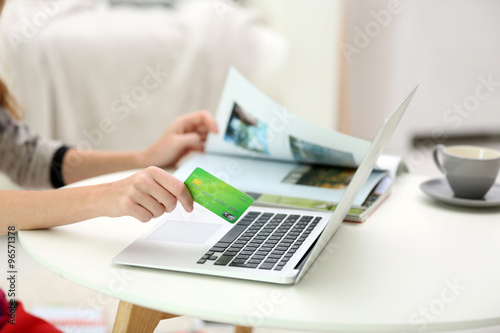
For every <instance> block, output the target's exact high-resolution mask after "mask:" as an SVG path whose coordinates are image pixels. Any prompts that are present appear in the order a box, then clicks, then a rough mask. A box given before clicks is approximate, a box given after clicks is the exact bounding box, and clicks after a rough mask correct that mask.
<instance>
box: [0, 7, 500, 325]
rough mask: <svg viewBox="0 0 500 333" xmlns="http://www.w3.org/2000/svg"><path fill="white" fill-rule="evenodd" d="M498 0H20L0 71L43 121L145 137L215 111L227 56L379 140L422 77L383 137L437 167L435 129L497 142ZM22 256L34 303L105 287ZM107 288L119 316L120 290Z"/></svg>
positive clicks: (79, 299)
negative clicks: (81, 283)
mask: <svg viewBox="0 0 500 333" xmlns="http://www.w3.org/2000/svg"><path fill="white" fill-rule="evenodd" d="M499 12H500V2H498V1H495V0H476V1H466V0H453V1H452V0H437V1H436V0H434V1H431V0H419V1H411V0H400V1H398V0H349V1H347V0H310V1H303V0H241V1H232V0H211V1H209V0H206V1H194V0H142V1H141V0H112V1H111V0H109V1H108V0H38V1H34V0H7V4H6V7H5V10H4V12H3V13H2V16H1V19H0V31H1V36H2V41H1V44H0V52H1V58H2V63H1V65H2V68H1V75H2V77H4V78H5V79H6V80H7V82H8V83H9V85H10V86H11V89H12V90H13V92H14V93H15V95H16V97H17V99H18V100H19V102H20V104H21V105H22V106H23V109H24V120H25V121H26V122H27V123H28V124H29V125H30V126H31V127H32V128H33V129H35V130H36V131H37V132H39V133H40V134H42V135H44V136H48V137H52V138H54V139H58V140H61V141H64V142H67V143H69V144H71V145H74V146H78V147H80V148H84V149H139V148H144V147H147V146H148V145H149V144H151V143H152V142H154V141H155V140H156V138H158V137H159V135H160V134H161V133H163V131H164V130H165V129H166V128H167V126H168V125H169V123H170V122H171V121H172V120H173V119H175V118H176V117H177V116H179V115H181V114H183V113H186V112H191V111H195V110H198V109H208V110H210V111H211V112H212V113H215V111H216V109H217V104H218V100H219V97H220V93H221V91H222V87H223V84H224V80H225V77H226V74H227V72H228V69H229V68H230V67H235V68H237V69H238V70H239V71H240V72H241V73H243V74H244V75H245V76H247V77H248V79H250V81H252V82H253V83H254V84H255V85H256V86H257V87H258V88H260V89H261V90H262V91H264V92H265V93H266V94H268V95H269V96H271V97H272V98H274V99H275V100H276V101H277V102H279V103H281V104H282V105H283V106H285V107H286V108H287V109H289V110H290V111H292V112H294V113H296V114H298V115H300V116H302V117H304V118H307V119H309V120H311V121H313V122H315V123H317V124H319V125H322V126H325V127H328V128H331V129H334V130H339V131H342V132H345V133H348V134H351V135H353V136H357V137H361V138H363V139H367V140H371V139H372V138H373V136H374V135H375V133H376V131H377V129H378V127H379V126H380V124H381V122H382V120H383V119H384V118H385V117H386V116H387V115H388V114H389V113H390V112H391V111H392V110H394V109H395V108H396V107H397V105H398V103H399V102H400V101H401V100H402V99H403V97H404V96H405V94H406V93H407V92H408V91H409V90H410V89H411V88H412V87H413V86H414V85H415V84H416V83H420V87H419V90H418V92H417V94H416V96H415V98H414V100H413V102H412V104H411V105H410V107H409V109H408V112H407V114H406V115H405V118H404V119H403V121H402V123H401V125H400V127H399V128H398V129H397V132H396V133H395V135H394V137H393V138H392V140H391V142H390V144H389V146H388V147H387V151H386V152H387V153H391V154H398V155H401V156H403V157H404V158H405V160H406V162H407V163H408V164H409V166H410V168H411V169H412V170H413V171H414V172H418V173H422V174H426V175H429V176H434V175H438V172H437V169H435V167H434V166H433V165H432V163H430V161H431V158H430V153H429V150H430V148H432V146H434V145H435V144H436V143H445V144H452V143H458V142H459V143H470V144H482V145H486V146H491V147H496V148H500V66H499V62H500V43H498V39H499V37H500V33H499V32H500V20H498V13H499ZM0 188H2V189H4V188H16V187H15V186H14V185H12V184H11V183H10V182H9V181H8V180H6V179H4V178H2V179H1V180H0ZM21 259H22V260H24V262H25V265H26V269H25V271H26V272H27V273H28V274H23V275H22V276H23V278H22V280H21V281H20V283H21V286H22V288H20V293H21V298H22V299H25V302H26V303H27V306H28V307H29V306H31V309H36V308H37V307H38V309H42V310H40V311H45V313H47V311H49V312H50V311H52V310H53V309H52V310H51V309H49V310H47V309H45V308H43V307H40V306H41V305H43V306H44V305H46V304H53V303H55V304H65V305H74V306H81V304H83V303H85V302H87V303H88V302H91V301H94V303H95V300H96V299H99V297H98V296H96V295H97V294H94V293H93V292H90V291H86V290H82V289H81V288H80V287H78V286H74V285H72V284H71V283H70V282H68V281H65V280H63V279H61V278H59V277H55V276H53V275H51V273H50V272H48V271H46V270H44V269H43V268H42V267H41V266H38V264H37V263H36V262H34V261H33V260H32V259H30V257H29V256H27V255H26V256H23V257H22V258H21ZM34 276H37V279H36V280H34V279H33V277H34ZM40 285H44V286H49V287H48V288H44V289H43V290H40V288H39V286H40ZM50 286H53V287H50ZM61 290H64V291H67V292H66V293H60V291H61ZM68 295H72V296H71V297H69V296H68ZM89 300H90V301H89ZM94 303H93V304H94ZM97 303H98V304H97V305H96V306H95V309H98V310H99V311H103V318H104V319H103V320H104V321H103V322H104V326H105V327H107V329H109V327H111V325H112V321H113V318H114V311H115V305H116V304H117V303H116V302H115V301H114V300H107V301H106V302H100V303H99V302H97ZM93 306H94V305H93ZM183 325H184V326H183ZM180 327H181V329H182V330H185V331H188V330H207V332H208V331H210V328H207V327H208V326H206V325H204V324H203V323H201V324H200V323H198V322H196V323H195V324H193V322H187V323H186V322H183V323H181V324H180ZM186 327H187V328H186ZM224 329H225V328H220V327H219V328H217V330H220V331H224ZM175 330H176V328H172V326H170V327H169V326H168V325H167V326H166V328H158V331H159V332H160V331H162V332H170V331H175ZM104 331H106V330H104ZM212 331H213V332H215V331H216V329H215V328H214V329H213V330H212ZM258 332H261V331H258ZM262 332H263V331H262ZM475 332H476V331H475ZM477 332H479V331H477ZM481 332H483V331H481Z"/></svg>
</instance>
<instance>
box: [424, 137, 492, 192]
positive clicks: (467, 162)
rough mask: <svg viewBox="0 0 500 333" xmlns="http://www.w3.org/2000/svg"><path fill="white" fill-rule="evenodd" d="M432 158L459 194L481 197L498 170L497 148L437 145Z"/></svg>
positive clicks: (490, 185)
mask: <svg viewBox="0 0 500 333" xmlns="http://www.w3.org/2000/svg"><path fill="white" fill-rule="evenodd" d="M433 158H434V162H435V163H436V165H437V167H438V168H439V170H441V172H442V173H443V174H444V175H445V176H446V179H447V180H448V183H449V184H450V187H451V189H452V190H453V193H454V194H455V196H456V197H459V198H466V199H480V198H483V197H484V195H485V194H486V193H487V192H488V191H489V190H490V188H491V187H492V186H493V184H494V183H495V180H496V178H497V176H498V171H499V170H500V152H498V151H496V150H493V149H489V148H484V147H478V146H449V147H445V146H443V145H436V146H435V147H434V150H433Z"/></svg>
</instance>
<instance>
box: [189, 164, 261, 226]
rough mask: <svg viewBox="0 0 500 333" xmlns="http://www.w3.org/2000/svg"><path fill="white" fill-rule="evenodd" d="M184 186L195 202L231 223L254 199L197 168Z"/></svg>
mask: <svg viewBox="0 0 500 333" xmlns="http://www.w3.org/2000/svg"><path fill="white" fill-rule="evenodd" d="M184 184H186V186H187V188H188V190H189V192H190V193H191V196H192V197H193V200H194V201H195V202H197V203H199V204H200V205H202V206H203V207H205V208H207V209H208V210H209V211H211V212H212V213H214V214H216V215H217V216H220V217H222V218H223V219H224V220H226V221H227V222H230V223H235V222H236V221H237V220H238V219H239V218H240V216H241V215H243V213H244V212H245V211H246V210H247V208H248V207H250V205H251V204H252V203H253V199H252V197H250V196H248V195H246V194H245V193H243V192H241V191H240V190H237V189H235V188H234V187H232V186H231V185H229V184H228V183H226V182H224V181H222V180H220V179H219V178H217V177H215V176H214V175H212V174H210V173H209V172H207V171H205V170H203V169H201V168H196V169H195V170H194V171H193V173H192V174H191V175H189V177H188V178H187V179H186V181H185V182H184Z"/></svg>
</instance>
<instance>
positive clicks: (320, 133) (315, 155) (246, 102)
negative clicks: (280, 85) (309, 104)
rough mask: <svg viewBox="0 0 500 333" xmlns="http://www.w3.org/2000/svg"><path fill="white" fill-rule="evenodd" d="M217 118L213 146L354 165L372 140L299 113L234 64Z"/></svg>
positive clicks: (223, 150) (213, 149)
mask: <svg viewBox="0 0 500 333" xmlns="http://www.w3.org/2000/svg"><path fill="white" fill-rule="evenodd" d="M215 118H216V121H217V125H218V127H219V133H218V134H217V135H214V134H210V135H209V137H208V140H207V144H206V147H205V149H206V151H207V152H216V153H222V154H229V155H235V154H237V155H245V156H251V157H257V158H262V159H276V160H284V161H294V162H303V163H309V164H326V165H336V166H342V167H350V168H354V167H357V166H358V165H359V163H360V162H361V159H362V158H363V155H364V153H365V152H366V150H367V149H368V147H369V145H370V142H369V141H365V140H362V139H358V138H355V137H351V136H348V135H345V134H342V133H338V132H336V131H332V130H330V129H327V128H324V127H321V126H318V125H316V124H313V123H312V122H310V121H307V120H306V119H304V118H302V117H299V116H297V115H295V114H293V113H292V112H290V111H288V110H287V109H285V108H284V107H282V106H280V105H279V104H277V103H276V102H274V101H273V100H271V99H270V98H269V97H267V96H266V95H265V94H263V93H262V92H261V91H259V90H258V89H257V88H256V87H255V86H253V85H252V84H251V83H250V82H249V81H248V80H247V79H246V78H245V77H243V76H242V75H241V74H240V73H239V72H238V71H237V70H235V69H233V68H232V69H230V71H229V74H228V78H227V80H226V84H225V87H224V91H223V93H222V97H221V100H220V102H219V107H218V109H217V113H216V116H215Z"/></svg>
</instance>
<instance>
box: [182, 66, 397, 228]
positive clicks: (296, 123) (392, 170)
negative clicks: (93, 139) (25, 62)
mask: <svg viewBox="0 0 500 333" xmlns="http://www.w3.org/2000/svg"><path fill="white" fill-rule="evenodd" d="M215 119H216V122H217V126H218V128H219V133H218V134H217V135H215V134H210V135H209V137H208V139H207V143H206V146H205V153H204V154H199V155H196V156H195V157H194V158H192V159H191V160H189V161H188V162H186V163H185V164H183V165H182V166H181V167H180V168H179V169H178V170H177V171H176V173H175V176H176V177H177V178H179V179H181V180H184V179H186V178H187V177H188V176H189V174H191V172H192V171H193V170H194V169H195V168H196V167H201V168H203V169H205V170H206V171H208V172H210V173H212V174H214V175H215V176H216V177H218V178H220V179H222V180H224V181H225V182H227V183H229V184H231V185H232V186H234V187H236V188H238V189H240V190H241V191H244V192H246V193H247V194H248V195H250V196H252V197H253V198H254V200H255V203H254V204H261V205H275V206H290V207H300V208H308V209H321V210H334V209H335V207H336V204H337V203H338V202H339V201H340V199H341V197H342V195H343V193H344V190H345V189H346V188H347V185H348V184H349V181H350V180H351V178H352V176H353V174H354V172H355V170H356V167H357V166H358V165H359V163H360V162H361V160H362V158H363V156H364V154H365V152H366V151H367V150H368V147H369V145H370V142H369V141H366V140H361V139H359V138H355V137H352V136H348V135H345V134H342V133H339V132H336V131H332V130H329V129H327V128H324V127H321V126H318V125H316V124H313V123H311V122H309V121H307V120H306V119H304V118H301V117H299V116H297V115H295V114H293V113H291V112H290V111H288V110H286V109H285V108H283V107H282V106H280V105H279V104H277V103H276V102H274V101H273V100H271V99H270V98H269V97H267V96H266V95H265V94H263V93H262V92H260V91H259V90H258V89H257V88H256V87H254V86H253V85H252V84H251V83H250V82H249V81H248V80H247V79H246V78H244V77H243V76H242V75H241V74H240V73H239V72H237V71H236V70H235V69H231V70H230V71H229V74H228V78H227V80H226V84H225V87H224V91H223V93H222V97H221V100H220V102H219V107H218V109H217V113H216V116H215ZM402 166H403V167H404V164H402V163H401V159H400V158H399V157H395V156H382V157H381V158H380V159H379V161H378V163H377V166H376V168H375V169H374V170H373V171H372V173H371V174H370V176H369V178H368V180H367V181H366V183H365V185H364V187H363V189H362V190H361V192H360V193H359V194H358V196H357V197H356V200H355V201H354V204H353V207H352V209H351V210H350V212H349V214H348V216H347V217H346V220H349V221H358V222H360V221H363V220H364V219H365V218H366V217H367V215H369V213H370V212H371V211H372V210H373V209H374V208H375V207H376V206H377V205H379V204H380V202H382V201H383V199H384V198H385V197H386V196H387V194H388V193H389V189H390V187H391V184H392V181H393V179H394V177H395V175H396V173H397V172H398V169H400V168H401V167H402Z"/></svg>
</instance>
